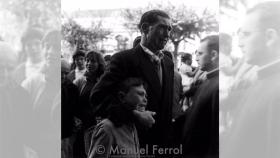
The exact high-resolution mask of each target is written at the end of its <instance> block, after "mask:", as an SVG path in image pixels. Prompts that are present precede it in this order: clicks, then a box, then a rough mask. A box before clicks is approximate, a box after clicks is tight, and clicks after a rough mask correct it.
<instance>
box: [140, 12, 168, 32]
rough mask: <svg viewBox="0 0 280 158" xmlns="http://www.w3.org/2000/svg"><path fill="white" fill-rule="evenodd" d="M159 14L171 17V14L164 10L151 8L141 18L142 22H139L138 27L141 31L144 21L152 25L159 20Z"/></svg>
mask: <svg viewBox="0 0 280 158" xmlns="http://www.w3.org/2000/svg"><path fill="white" fill-rule="evenodd" d="M159 16H160V17H164V18H169V19H170V16H169V15H168V14H167V13H166V12H164V11H162V10H150V11H147V12H145V13H144V14H143V15H142V17H141V19H140V23H139V24H138V28H139V29H140V31H141V27H142V25H143V24H144V23H147V24H148V25H152V24H154V23H156V22H157V21H158V17H159Z"/></svg>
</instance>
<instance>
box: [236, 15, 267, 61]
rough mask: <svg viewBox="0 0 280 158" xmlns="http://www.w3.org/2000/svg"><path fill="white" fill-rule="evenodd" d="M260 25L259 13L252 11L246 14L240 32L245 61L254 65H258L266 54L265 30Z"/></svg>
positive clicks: (240, 42) (240, 44)
mask: <svg viewBox="0 0 280 158" xmlns="http://www.w3.org/2000/svg"><path fill="white" fill-rule="evenodd" d="M259 25H260V24H259V13H258V12H252V13H249V14H248V15H246V17H245V21H244V23H243V25H242V27H241V28H240V30H239V32H238V33H239V46H240V48H241V51H242V52H243V54H244V58H245V61H246V62H247V63H249V64H253V65H258V64H259V63H260V62H261V60H262V57H263V56H264V55H265V40H264V38H265V37H264V31H262V30H261V29H260V28H259V27H258V26H259Z"/></svg>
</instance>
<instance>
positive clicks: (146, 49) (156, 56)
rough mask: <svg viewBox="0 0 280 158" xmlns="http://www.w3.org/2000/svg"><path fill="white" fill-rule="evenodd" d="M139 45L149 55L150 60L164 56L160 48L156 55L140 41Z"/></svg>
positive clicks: (158, 59) (159, 59)
mask: <svg viewBox="0 0 280 158" xmlns="http://www.w3.org/2000/svg"><path fill="white" fill-rule="evenodd" d="M140 46H141V47H142V49H143V50H144V52H146V53H147V54H148V55H149V56H150V58H151V60H154V61H161V59H162V58H163V57H164V54H163V53H162V51H161V50H159V52H158V55H156V54H155V53H153V52H152V51H151V50H150V49H148V48H147V47H145V46H143V45H142V44H141V43H140Z"/></svg>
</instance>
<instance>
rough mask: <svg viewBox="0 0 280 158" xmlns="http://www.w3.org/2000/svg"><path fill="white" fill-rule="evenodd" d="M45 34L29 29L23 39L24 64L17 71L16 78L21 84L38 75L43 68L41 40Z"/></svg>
mask: <svg viewBox="0 0 280 158" xmlns="http://www.w3.org/2000/svg"><path fill="white" fill-rule="evenodd" d="M42 38H43V32H41V31H40V30H39V29H36V28H28V29H27V30H26V31H25V33H24V34H23V36H22V38H21V43H22V52H21V54H20V55H21V58H22V59H19V60H23V62H22V63H21V64H20V65H19V66H18V67H17V68H16V69H15V72H14V78H15V80H16V81H17V82H18V83H19V84H21V83H22V81H24V80H25V79H26V77H29V76H32V75H36V74H37V73H39V72H40V70H41V69H42V66H43V64H44V63H43V52H42V49H41V40H42Z"/></svg>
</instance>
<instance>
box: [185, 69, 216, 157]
mask: <svg viewBox="0 0 280 158" xmlns="http://www.w3.org/2000/svg"><path fill="white" fill-rule="evenodd" d="M183 136H184V137H183V145H184V148H183V153H184V155H185V157H188V158H198V157H199V158H206V157H207V158H208V157H209V158H210V157H211V158H218V157H219V71H218V70H216V71H214V72H212V73H210V74H207V79H206V80H205V81H204V82H203V83H202V85H201V86H200V87H199V89H198V91H197V93H196V95H195V100H194V104H193V105H192V106H191V107H190V109H188V110H187V112H186V122H185V125H184V131H183Z"/></svg>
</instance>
